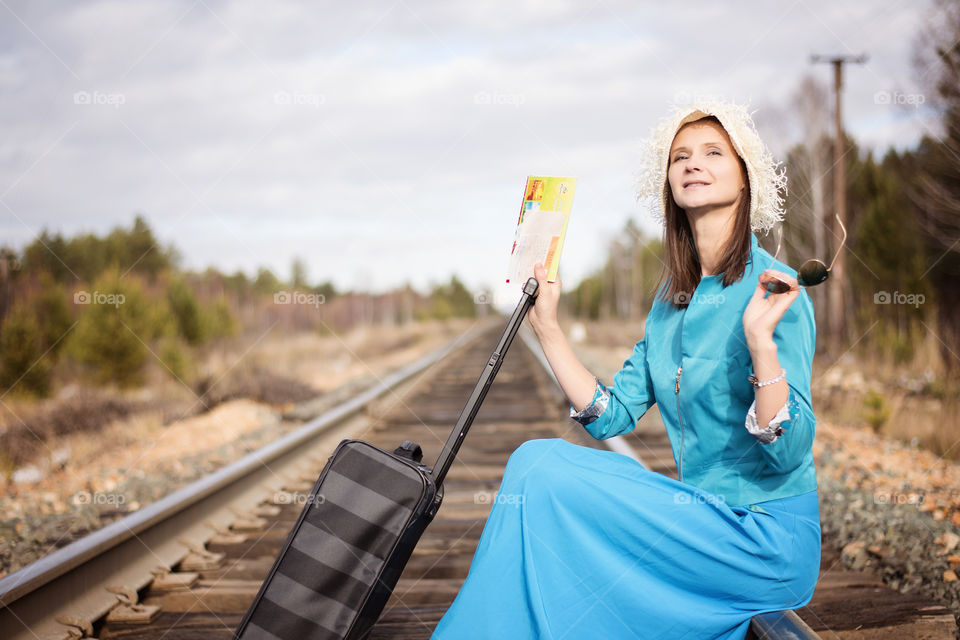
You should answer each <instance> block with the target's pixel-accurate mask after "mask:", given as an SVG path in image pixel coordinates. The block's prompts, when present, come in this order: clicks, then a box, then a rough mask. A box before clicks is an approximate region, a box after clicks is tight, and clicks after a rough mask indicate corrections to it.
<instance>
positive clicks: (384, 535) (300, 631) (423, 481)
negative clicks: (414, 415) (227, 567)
mask: <svg viewBox="0 0 960 640" xmlns="http://www.w3.org/2000/svg"><path fill="white" fill-rule="evenodd" d="M434 497H435V488H434V486H433V484H432V483H431V482H430V481H429V479H428V477H427V475H426V467H424V466H423V465H418V464H417V463H414V462H412V461H406V460H403V459H401V458H399V457H398V456H394V455H392V454H389V453H387V452H385V451H382V450H381V449H378V448H376V447H374V446H373V445H370V444H368V443H366V442H362V441H359V440H344V441H343V442H341V443H340V445H338V447H337V449H336V451H334V453H333V455H332V456H331V458H330V460H329V461H328V462H327V465H326V467H325V468H324V470H323V472H322V473H321V474H320V479H319V480H318V481H317V484H316V486H315V487H314V489H313V491H312V492H311V494H310V497H309V499H308V503H307V505H306V506H305V507H304V510H303V512H302V513H301V514H300V518H299V520H298V522H297V524H296V525H295V526H294V528H293V530H292V531H291V533H290V536H289V537H288V539H287V542H286V544H285V546H284V549H283V551H282V552H281V553H280V556H279V558H278V560H277V562H276V563H275V564H274V567H273V569H272V570H271V573H270V575H269V576H268V577H267V580H266V581H264V585H263V586H262V587H261V589H260V593H259V594H258V595H257V598H256V600H255V601H254V604H253V605H252V606H251V610H250V612H248V613H247V617H246V618H245V619H244V623H241V625H240V628H239V629H238V632H237V635H236V637H237V638H239V639H240V640H290V639H293V638H311V639H317V640H325V639H330V640H334V639H338V640H339V639H342V638H347V637H359V634H362V633H363V632H365V631H367V630H368V629H369V627H371V626H372V625H373V623H374V622H375V621H376V619H377V617H378V616H379V614H380V611H381V610H382V608H383V606H384V605H385V604H386V601H387V599H388V598H389V596H390V593H391V592H392V591H393V587H394V586H395V585H396V581H397V580H398V579H399V577H400V573H401V572H402V571H403V566H404V565H405V564H406V561H407V559H409V556H410V553H411V552H412V550H413V546H414V545H415V544H416V541H417V539H419V537H420V534H421V533H422V531H423V529H424V528H425V527H426V525H427V523H428V522H429V518H426V517H424V514H425V512H426V511H427V510H429V509H430V506H431V504H432V503H433V502H434ZM431 517H432V516H431Z"/></svg>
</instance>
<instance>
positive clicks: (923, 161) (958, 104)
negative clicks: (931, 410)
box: [910, 0, 960, 371]
mask: <svg viewBox="0 0 960 640" xmlns="http://www.w3.org/2000/svg"><path fill="white" fill-rule="evenodd" d="M916 48H917V56H916V65H917V67H918V72H919V75H920V77H921V78H928V79H929V81H930V86H929V87H928V91H927V93H926V94H925V95H924V97H925V99H926V101H927V102H929V103H931V106H932V107H933V108H935V109H937V110H938V111H939V113H941V114H942V115H941V124H942V130H943V135H942V137H941V138H940V139H939V140H934V139H932V138H929V137H927V138H924V140H923V141H922V142H921V144H920V148H919V149H918V152H917V159H918V171H919V178H918V181H917V185H916V187H915V188H913V189H912V190H911V193H910V196H911V198H912V199H913V201H914V202H915V203H916V205H917V208H918V210H919V215H918V219H919V220H918V221H919V223H920V228H921V229H922V233H923V240H924V244H925V245H926V248H927V255H928V260H927V272H926V277H927V278H928V279H929V281H930V283H931V285H932V287H933V288H934V289H935V290H936V291H937V293H938V294H939V295H938V305H937V310H938V321H937V333H938V336H937V337H938V339H939V342H940V344H941V346H942V354H943V360H944V362H945V363H946V365H947V368H948V369H950V370H953V371H958V370H960V361H958V359H957V358H956V357H955V356H954V355H953V354H956V353H958V352H960V5H958V4H957V3H955V2H950V1H948V0H938V1H937V3H936V9H935V11H934V13H933V14H932V16H931V18H930V22H929V25H928V26H927V28H926V30H925V32H924V33H921V34H920V36H919V37H918V39H917V44H916Z"/></svg>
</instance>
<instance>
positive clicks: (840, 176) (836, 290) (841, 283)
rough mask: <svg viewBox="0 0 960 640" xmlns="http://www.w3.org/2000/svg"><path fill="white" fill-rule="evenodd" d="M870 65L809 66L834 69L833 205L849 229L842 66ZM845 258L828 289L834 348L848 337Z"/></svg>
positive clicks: (859, 59)
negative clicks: (831, 67)
mask: <svg viewBox="0 0 960 640" xmlns="http://www.w3.org/2000/svg"><path fill="white" fill-rule="evenodd" d="M866 61H867V56H866V54H861V55H859V56H821V55H816V54H814V55H812V56H810V62H812V63H814V64H816V63H818V62H829V63H830V64H832V65H833V93H834V99H835V105H836V106H835V109H834V117H835V122H836V128H837V131H836V138H835V139H834V141H833V202H834V209H836V212H837V216H839V218H840V222H843V223H844V226H846V222H847V171H846V161H845V159H844V146H845V145H846V136H844V134H843V111H842V109H841V97H842V95H843V65H844V64H845V63H847V62H852V63H855V64H863V63H865V62H866ZM831 220H832V221H833V237H834V243H836V242H838V241H839V239H840V238H842V237H843V231H842V230H841V229H840V224H839V222H837V219H836V217H832V218H831ZM846 265H847V260H846V255H845V254H844V252H843V251H841V252H840V254H839V255H837V259H836V262H834V265H833V268H832V269H831V271H832V272H833V273H832V275H833V276H834V277H833V278H831V283H832V284H831V286H829V287H828V288H827V291H828V292H829V293H828V296H829V298H828V300H829V309H828V311H829V315H828V316H827V317H828V319H829V322H828V325H829V328H830V341H831V342H832V343H833V345H834V346H837V345H839V344H840V343H842V341H843V339H844V338H845V336H846V326H847V325H846V299H847V296H846V290H847V274H846Z"/></svg>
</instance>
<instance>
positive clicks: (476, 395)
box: [431, 278, 539, 489]
mask: <svg viewBox="0 0 960 640" xmlns="http://www.w3.org/2000/svg"><path fill="white" fill-rule="evenodd" d="M538 286H539V285H538V283H537V279H536V278H530V279H529V280H527V283H526V284H525V285H523V295H522V296H521V297H520V302H519V303H517V308H516V309H514V310H513V315H511V316H510V320H509V321H508V322H507V327H506V329H504V330H503V335H502V336H500V341H499V342H498V343H497V346H496V348H495V349H494V350H493V353H491V354H490V358H489V359H488V360H487V364H486V365H485V366H484V367H483V371H482V372H481V373H480V379H479V380H477V384H476V385H475V386H474V387H473V393H471V394H470V399H469V400H467V404H466V405H465V406H464V407H463V411H461V412H460V418H459V419H457V425H456V426H455V427H454V428H453V431H451V432H450V436H449V437H448V438H447V442H446V444H444V445H443V450H442V451H441V452H440V456H439V457H438V458H437V463H436V464H435V465H434V467H433V471H432V472H431V473H432V475H433V480H434V482H435V483H436V485H437V488H438V489H439V488H440V486H441V485H442V484H443V479H444V478H445V477H446V475H447V471H448V470H449V469H450V465H451V464H453V460H454V459H455V458H456V457H457V452H458V451H459V450H460V445H462V444H463V439H464V437H465V436H466V435H467V430H468V429H470V425H471V424H473V419H474V418H475V417H476V415H477V411H479V410H480V405H481V404H482V403H483V399H484V398H485V397H486V395H487V391H488V390H489V389H490V385H491V384H492V383H493V379H494V378H495V377H496V376H497V372H498V371H499V370H500V365H501V364H503V357H504V356H505V355H506V354H507V349H509V348H510V343H511V342H513V338H514V336H516V335H517V331H518V330H519V329H520V325H521V324H522V323H523V318H524V316H526V315H527V311H529V310H530V307H531V306H533V303H534V300H535V298H536V297H537V288H538Z"/></svg>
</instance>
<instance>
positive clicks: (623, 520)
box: [432, 438, 820, 640]
mask: <svg viewBox="0 0 960 640" xmlns="http://www.w3.org/2000/svg"><path fill="white" fill-rule="evenodd" d="M751 506H752V507H753V508H749V507H746V506H744V507H731V506H728V504H727V503H726V502H725V501H724V500H722V499H720V498H719V497H718V496H716V495H714V494H710V493H708V492H706V491H704V490H702V489H699V488H697V487H695V486H692V485H689V484H685V483H681V482H678V481H676V480H673V479H672V478H668V477H666V476H664V475H661V474H659V473H656V472H653V471H650V470H648V469H646V468H645V467H644V466H643V465H641V464H640V463H639V462H637V461H635V460H633V459H632V458H629V457H627V456H624V455H621V454H619V453H615V452H613V451H604V450H598V449H592V448H589V447H583V446H579V445H575V444H572V443H570V442H567V441H566V440H562V439H559V438H552V439H542V440H530V441H528V442H525V443H524V444H522V445H521V446H520V447H518V448H517V449H516V451H515V452H514V453H513V454H512V455H511V456H510V459H509V461H508V463H507V467H506V469H505V471H504V476H503V481H502V483H501V485H500V489H499V492H498V494H497V498H496V499H495V500H494V502H493V507H492V509H491V511H490V515H489V518H488V520H487V523H486V526H485V527H484V530H483V533H482V534H481V537H480V542H479V545H478V547H477V551H476V554H475V555H474V558H473V563H472V564H471V566H470V573H469V575H468V576H467V579H466V581H465V583H464V585H463V588H462V589H461V590H460V592H459V594H458V595H457V597H456V600H454V602H453V604H452V605H451V607H450V609H449V610H448V611H447V613H446V615H444V617H443V618H442V619H441V620H440V623H439V625H438V626H437V628H436V630H435V631H434V634H433V636H432V638H440V639H442V640H447V639H449V640H453V639H456V640H467V639H471V638H478V639H479V638H511V639H514V638H516V639H520V638H544V639H546V638H550V639H553V640H560V639H566V640H575V639H581V638H582V639H593V638H605V639H612V638H650V639H658V640H662V639H675V640H681V639H687V640H708V639H712V638H716V639H724V640H727V639H729V640H733V639H741V638H744V637H745V635H746V632H747V627H748V626H749V624H750V618H751V617H752V616H754V615H756V614H758V613H764V612H768V611H779V610H782V609H793V608H797V607H801V606H803V605H805V604H807V602H809V601H810V598H811V597H812V596H813V590H814V587H815V585H816V581H817V576H818V574H819V569H820V566H819V565H820V562H819V559H820V518H819V505H818V500H817V492H816V491H815V490H814V491H810V492H807V493H804V494H801V495H797V496H792V497H788V498H778V499H776V500H769V501H765V502H761V503H757V504H754V505H751Z"/></svg>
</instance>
